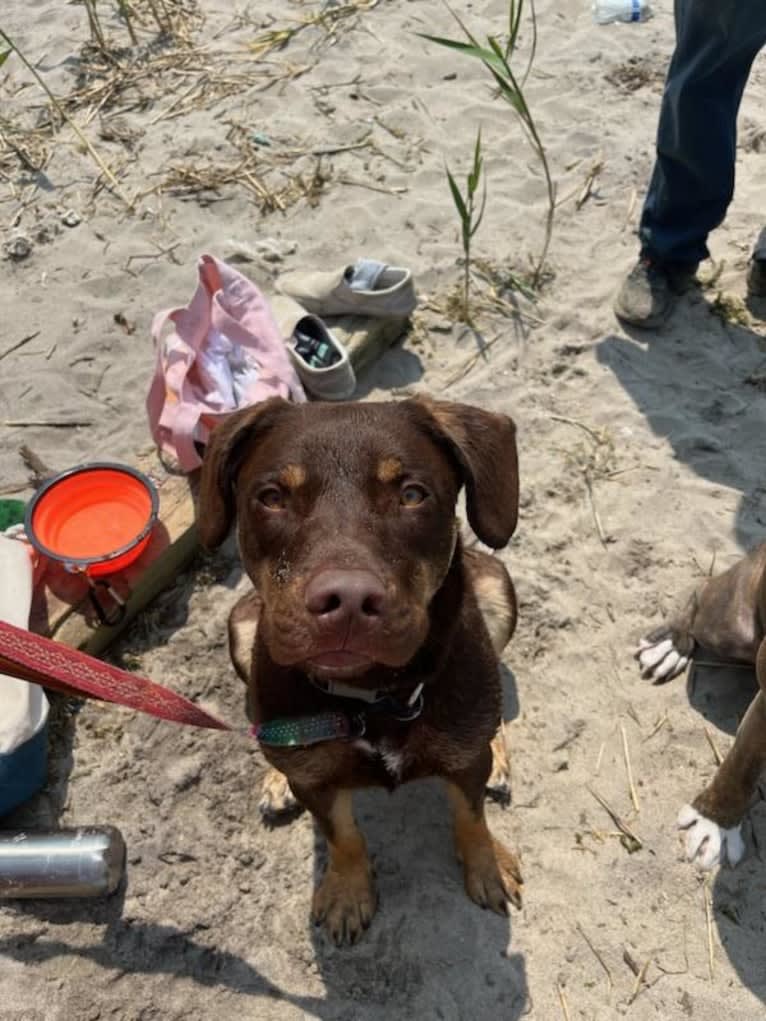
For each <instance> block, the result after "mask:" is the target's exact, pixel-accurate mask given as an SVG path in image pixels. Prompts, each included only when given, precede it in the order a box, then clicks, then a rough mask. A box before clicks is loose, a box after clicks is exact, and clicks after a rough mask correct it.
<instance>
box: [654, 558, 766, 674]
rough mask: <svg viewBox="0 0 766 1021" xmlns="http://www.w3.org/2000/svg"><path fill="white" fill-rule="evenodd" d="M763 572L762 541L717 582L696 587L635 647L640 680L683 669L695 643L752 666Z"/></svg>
mask: <svg viewBox="0 0 766 1021" xmlns="http://www.w3.org/2000/svg"><path fill="white" fill-rule="evenodd" d="M764 571H766V543H764V544H763V545H761V546H759V547H758V548H757V549H756V550H754V551H753V552H752V553H750V554H749V555H748V556H746V557H744V559H742V560H740V561H738V563H736V564H735V565H734V566H733V567H731V568H730V569H729V570H728V571H726V572H724V574H721V575H719V576H718V577H717V578H711V579H710V581H707V582H705V583H704V584H702V585H700V586H699V587H698V588H697V589H696V590H695V591H694V593H693V594H692V596H691V597H690V598H689V600H688V601H687V603H686V605H685V606H684V608H683V609H682V610H681V612H680V613H679V614H677V615H676V616H675V617H672V618H671V619H670V620H669V621H667V622H666V623H664V624H661V625H660V627H658V628H655V629H654V630H653V631H650V632H649V634H647V635H646V636H645V637H644V638H642V639H641V641H640V643H639V647H638V650H637V651H636V659H637V660H638V662H639V665H640V667H641V676H642V677H645V678H648V679H649V680H651V681H653V682H655V683H658V682H660V681H669V680H670V678H671V677H675V676H676V675H677V674H680V673H681V672H682V671H683V670H685V669H686V666H687V664H688V662H689V659H690V658H691V655H692V652H693V651H694V646H695V643H699V644H700V645H703V646H704V647H705V648H706V649H709V650H710V651H711V652H713V653H714V654H715V655H717V656H721V657H724V658H727V659H738V660H744V661H745V662H747V663H754V662H755V655H756V652H757V650H758V645H759V643H760V641H761V638H762V637H763V624H762V622H761V620H760V614H759V594H760V591H761V588H762V586H763V579H764Z"/></svg>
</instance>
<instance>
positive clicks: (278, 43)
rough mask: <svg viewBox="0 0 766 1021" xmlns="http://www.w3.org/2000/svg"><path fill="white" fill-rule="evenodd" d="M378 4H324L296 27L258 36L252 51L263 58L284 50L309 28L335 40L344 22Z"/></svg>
mask: <svg viewBox="0 0 766 1021" xmlns="http://www.w3.org/2000/svg"><path fill="white" fill-rule="evenodd" d="M378 2H379V0H346V3H340V4H337V5H336V6H333V7H330V6H329V5H328V4H322V6H321V8H320V10H319V11H317V12H316V13H315V14H309V15H308V16H307V17H305V18H302V19H301V20H300V21H298V22H296V23H295V24H294V25H287V26H285V27H284V28H273V29H269V30H268V31H267V32H263V33H262V34H261V35H259V36H256V38H255V39H254V40H253V41H252V42H251V43H250V49H251V50H252V51H253V53H254V54H255V56H257V57H263V56H265V55H266V54H267V53H270V52H271V51H272V50H281V49H284V47H285V46H287V45H288V43H290V42H291V41H292V40H293V39H294V38H295V37H296V36H297V35H298V34H299V33H300V32H303V31H304V29H307V28H322V29H323V30H324V38H325V39H328V38H334V36H335V33H336V31H337V29H338V27H339V26H340V24H341V23H342V22H344V21H349V20H350V19H354V18H356V16H357V15H359V14H362V13H363V12H365V11H371V10H372V9H373V8H374V7H377V5H378Z"/></svg>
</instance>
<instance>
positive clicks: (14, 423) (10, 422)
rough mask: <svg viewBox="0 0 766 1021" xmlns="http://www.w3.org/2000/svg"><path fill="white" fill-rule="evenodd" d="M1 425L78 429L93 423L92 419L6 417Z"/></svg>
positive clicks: (27, 427) (9, 426) (11, 427)
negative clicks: (60, 419) (46, 419)
mask: <svg viewBox="0 0 766 1021" xmlns="http://www.w3.org/2000/svg"><path fill="white" fill-rule="evenodd" d="M0 425H4V426H5V427H6V428H7V429H35V428H39V429H78V428H79V427H80V426H86V425H93V423H92V422H91V421H90V420H85V421H82V422H43V421H35V420H29V421H26V420H21V419H11V418H6V419H5V420H4V421H2V422H0Z"/></svg>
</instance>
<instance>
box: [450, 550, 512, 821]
mask: <svg viewBox="0 0 766 1021" xmlns="http://www.w3.org/2000/svg"><path fill="white" fill-rule="evenodd" d="M463 559H464V562H465V566H466V570H467V571H468V574H469V576H470V578H471V582H472V584H473V590H474V593H475V595H476V602H477V603H478V605H479V610H480V611H481V615H482V617H483V618H484V623H485V625H486V627H487V631H488V632H489V637H490V641H491V642H492V648H493V649H494V650H495V653H496V654H497V656H498V657H499V656H500V655H501V654H502V652H503V649H504V648H505V647H506V645H507V644H508V642H509V641H510V640H511V638H512V637H513V632H514V631H515V630H516V617H517V609H516V592H515V590H514V587H513V582H512V581H511V576H510V575H509V574H508V571H507V570H506V568H505V564H503V562H502V560H500V559H499V558H498V557H493V556H490V555H489V554H488V553H484V552H482V551H481V550H475V549H467V550H464V552H463ZM487 794H489V796H490V797H491V798H494V800H495V801H499V802H500V804H502V805H507V804H509V803H510V800H511V763H510V758H509V755H508V744H507V740H506V734H505V727H504V724H503V723H502V721H501V723H500V726H499V727H498V730H497V733H496V734H495V736H494V738H493V739H492V772H491V773H490V776H489V780H488V781H487Z"/></svg>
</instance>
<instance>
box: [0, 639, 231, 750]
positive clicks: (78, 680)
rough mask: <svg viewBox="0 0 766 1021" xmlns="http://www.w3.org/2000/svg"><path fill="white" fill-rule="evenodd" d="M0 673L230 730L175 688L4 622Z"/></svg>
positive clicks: (167, 717) (152, 713)
mask: <svg viewBox="0 0 766 1021" xmlns="http://www.w3.org/2000/svg"><path fill="white" fill-rule="evenodd" d="M0 670H2V671H3V672H4V673H7V674H9V675H10V676H11V677H17V678H18V679H19V680H21V681H29V682H30V683H34V684H42V685H43V686H44V687H46V688H53V690H54V691H62V692H64V693H65V694H69V695H71V694H73V693H74V694H76V695H84V696H85V697H86V698H98V699H103V700H104V701H106V702H116V703H117V704H118V705H125V706H129V707H130V708H131V709H138V710H139V711H140V712H142V713H149V715H150V716H158V717H159V718H160V719H162V720H174V721H175V722H176V723H188V724H190V725H191V726H193V727H211V728H213V729H215V730H230V729H231V728H230V727H229V726H228V725H227V724H226V723H224V722H223V721H222V720H219V719H217V718H216V717H215V716H213V715H211V714H210V713H208V712H206V711H205V710H204V709H201V708H200V707H199V706H198V705H195V704H194V702H190V701H189V699H188V698H184V697H183V695H179V694H178V692H175V691H173V690H172V689H171V688H165V687H163V686H162V685H161V684H155V683H154V682H153V681H150V680H147V679H146V678H145V677H137V676H136V675H135V674H129V673H128V672H127V671H126V670H120V669H118V668H117V667H114V666H111V665H109V664H108V663H102V662H101V661H100V660H98V659H94V658H93V657H92V656H87V655H86V654H85V653H84V652H77V651H75V650H74V649H69V648H67V647H66V646H65V645H61V644H60V643H59V642H52V641H51V640H50V639H49V638H42V637H41V636H40V635H35V634H32V632H30V631H26V630H24V629H23V628H19V627H14V625H13V624H7V623H5V621H0Z"/></svg>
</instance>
